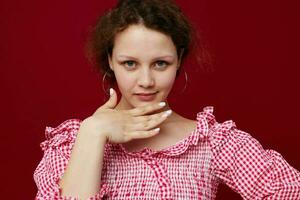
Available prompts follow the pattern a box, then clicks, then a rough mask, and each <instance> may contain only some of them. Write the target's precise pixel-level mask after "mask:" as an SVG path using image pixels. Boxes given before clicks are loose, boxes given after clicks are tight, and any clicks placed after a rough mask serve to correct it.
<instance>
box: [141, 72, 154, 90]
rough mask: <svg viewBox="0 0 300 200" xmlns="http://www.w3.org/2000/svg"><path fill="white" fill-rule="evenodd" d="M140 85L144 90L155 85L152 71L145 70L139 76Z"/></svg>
mask: <svg viewBox="0 0 300 200" xmlns="http://www.w3.org/2000/svg"><path fill="white" fill-rule="evenodd" d="M138 85H139V86H141V87H144V88H149V87H152V86H153V85H154V77H153V75H152V73H151V70H150V69H143V70H141V71H140V73H139V75H138Z"/></svg>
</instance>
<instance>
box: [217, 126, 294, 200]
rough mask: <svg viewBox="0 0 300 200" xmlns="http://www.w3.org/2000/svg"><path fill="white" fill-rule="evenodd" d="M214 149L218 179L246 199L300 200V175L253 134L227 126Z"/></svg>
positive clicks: (222, 127)
mask: <svg viewBox="0 0 300 200" xmlns="http://www.w3.org/2000/svg"><path fill="white" fill-rule="evenodd" d="M211 145H212V151H213V168H214V169H213V170H214V173H215V175H216V176H217V177H219V178H220V179H221V180H222V181H223V182H225V183H226V184H227V185H228V186H229V187H230V188H232V189H233V190H235V191H236V192H238V193H239V194H240V195H241V196H242V197H243V198H244V199H281V200H285V199H286V200H296V199H300V173H299V171H297V170H296V169H294V168H293V167H292V166H290V165H289V164H288V163H287V162H286V161H285V160H284V158H283V157H282V156H281V155H280V154H279V153H277V152H276V151H273V150H265V149H263V147H262V146H261V144H260V143H259V142H258V141H257V140H256V139H254V138H253V137H251V136H250V134H248V133H246V132H243V131H241V130H238V129H237V128H236V127H235V126H234V125H233V126H228V124H227V125H226V126H225V124H223V125H221V126H219V128H217V130H216V132H215V133H214V136H212V143H211Z"/></svg>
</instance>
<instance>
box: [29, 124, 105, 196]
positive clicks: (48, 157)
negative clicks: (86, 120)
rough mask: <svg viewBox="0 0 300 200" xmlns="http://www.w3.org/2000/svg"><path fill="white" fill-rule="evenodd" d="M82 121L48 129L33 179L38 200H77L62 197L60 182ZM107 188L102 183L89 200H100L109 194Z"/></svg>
mask: <svg viewBox="0 0 300 200" xmlns="http://www.w3.org/2000/svg"><path fill="white" fill-rule="evenodd" d="M81 122H82V121H81V120H80V119H69V120H66V121H64V122H63V123H61V124H60V125H59V126H57V127H56V128H52V127H46V129H45V137H46V140H45V141H44V142H42V143H41V144H40V146H41V149H42V150H43V151H44V155H43V158H42V160H41V161H40V162H39V164H38V166H37V168H36V169H35V171H34V174H33V178H34V181H35V183H36V186H37V189H38V191H37V194H36V197H35V199H36V200H45V199H49V200H50V199H51V200H53V199H56V200H77V199H78V198H74V197H62V196H61V188H60V187H59V184H58V183H59V180H60V179H61V177H62V175H63V173H64V171H65V169H66V166H67V164H68V161H69V159H70V154H71V150H72V147H73V145H74V143H75V139H76V135H77V132H78V130H79V128H80V124H81ZM107 190H108V188H107V186H106V184H104V183H101V190H100V191H99V192H98V193H97V194H96V195H94V196H93V197H90V198H89V199H88V200H99V199H102V198H103V197H104V195H105V194H106V193H107Z"/></svg>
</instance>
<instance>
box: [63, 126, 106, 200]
mask: <svg viewBox="0 0 300 200" xmlns="http://www.w3.org/2000/svg"><path fill="white" fill-rule="evenodd" d="M105 143H106V137H105V136H104V135H103V137H101V138H99V137H96V135H93V134H91V132H90V131H88V130H87V129H85V128H84V126H81V127H80V129H79V132H78V135H77V139H76V141H75V144H74V147H73V149H72V153H71V157H70V161H69V163H68V166H67V168H66V171H65V173H64V175H63V177H62V179H61V181H60V182H59V185H60V187H61V188H62V195H63V196H76V197H79V198H80V199H87V198H88V197H91V196H93V195H96V194H97V193H98V191H99V190H100V183H101V171H102V165H103V154H104V145H105Z"/></svg>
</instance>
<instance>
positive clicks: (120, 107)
mask: <svg viewBox="0 0 300 200" xmlns="http://www.w3.org/2000/svg"><path fill="white" fill-rule="evenodd" d="M92 33H93V34H92V37H91V41H90V45H89V47H90V53H91V55H92V56H93V57H94V58H95V61H96V64H97V66H99V69H100V70H101V71H102V72H103V73H104V77H106V78H107V79H109V80H110V81H111V82H112V83H114V82H116V83H117V86H118V89H119V91H120V93H121V99H120V101H119V102H117V93H116V91H115V90H114V89H112V88H111V89H110V98H109V100H108V101H107V102H106V103H105V104H104V105H102V106H101V107H100V108H99V109H97V110H96V111H95V113H94V114H93V115H92V116H90V117H88V118H86V119H84V120H80V119H70V120H67V121H65V122H63V123H61V124H60V125H59V126H57V127H56V128H51V127H47V128H46V131H45V132H46V138H47V140H46V141H44V142H43V143H42V144H41V147H42V149H43V151H44V156H43V158H42V160H41V162H40V163H39V165H38V166H37V168H36V170H35V172H34V180H35V182H36V184H37V188H38V193H37V195H36V199H103V198H107V199H214V198H215V196H216V192H217V187H218V184H219V183H220V182H223V183H225V184H227V185H228V186H229V187H231V188H232V189H233V190H235V191H236V192H238V193H239V194H240V195H241V196H242V197H243V198H244V199H289V200H291V199H300V173H299V172H298V171H297V170H296V169H294V168H293V167H291V166H290V165H289V164H288V163H287V162H286V161H285V160H284V158H282V156H281V155H280V154H279V153H277V152H275V151H273V150H264V149H263V148H262V146H261V145H260V144H259V142H258V141H257V140H255V139H254V138H252V137H251V136H250V134H248V133H246V132H244V131H241V130H239V129H237V127H236V126H235V123H234V122H233V121H231V120H229V121H226V122H223V123H218V122H217V121H216V119H215V116H214V115H213V107H211V106H208V107H205V108H204V109H203V111H202V112H199V113H198V114H197V118H196V119H195V120H191V119H187V118H184V117H182V116H180V115H179V114H178V113H176V112H174V111H172V109H171V108H170V106H169V105H168V102H167V98H168V95H169V93H170V91H171V89H172V87H173V83H174V81H175V79H176V76H177V75H178V73H179V72H180V69H181V68H182V65H181V64H182V62H183V60H184V59H185V58H186V56H187V55H188V53H189V50H190V46H191V39H192V36H193V34H192V33H193V31H192V26H191V25H190V23H189V21H188V20H187V18H186V17H185V16H184V15H183V13H182V12H181V11H180V9H179V8H178V7H177V5H176V4H175V3H174V2H172V1H170V0H143V1H139V0H122V1H119V3H118V4H117V6H116V7H115V8H114V9H112V10H110V11H109V12H107V13H106V14H105V15H103V16H102V17H101V18H100V19H99V21H98V23H97V25H96V26H95V28H94V30H93V32H92Z"/></svg>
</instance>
